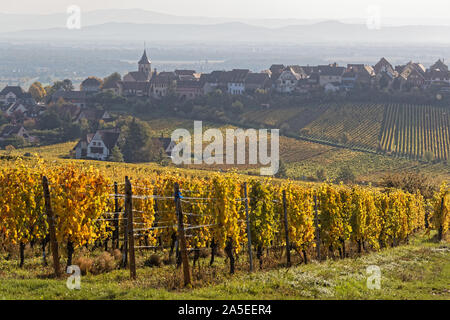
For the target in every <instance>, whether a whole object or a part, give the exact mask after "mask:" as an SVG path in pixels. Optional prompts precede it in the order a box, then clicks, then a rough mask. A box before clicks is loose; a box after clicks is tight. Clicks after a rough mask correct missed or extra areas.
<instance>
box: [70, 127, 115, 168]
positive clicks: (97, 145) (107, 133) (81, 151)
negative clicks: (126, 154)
mask: <svg viewBox="0 0 450 320" xmlns="http://www.w3.org/2000/svg"><path fill="white" fill-rule="evenodd" d="M119 136H120V133H119V131H118V130H116V129H112V130H98V131H97V132H96V133H95V134H87V135H86V137H85V138H83V139H81V140H80V141H79V142H78V143H77V145H76V146H75V147H74V148H73V152H74V156H75V158H76V159H84V158H87V159H95V160H103V161H104V160H107V159H108V157H109V156H110V154H111V151H112V149H113V148H114V147H115V146H116V145H117V141H118V140H119Z"/></svg>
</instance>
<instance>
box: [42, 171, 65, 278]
mask: <svg viewBox="0 0 450 320" xmlns="http://www.w3.org/2000/svg"><path fill="white" fill-rule="evenodd" d="M42 187H43V189H44V200H45V211H46V213H47V223H48V227H49V233H50V248H51V250H52V256H53V268H54V269H55V275H56V277H60V276H61V268H60V265H59V253H58V242H57V241H56V230H55V216H54V215H53V210H52V204H51V201H50V191H49V188H48V179H47V177H46V176H43V177H42ZM44 251H45V250H44Z"/></svg>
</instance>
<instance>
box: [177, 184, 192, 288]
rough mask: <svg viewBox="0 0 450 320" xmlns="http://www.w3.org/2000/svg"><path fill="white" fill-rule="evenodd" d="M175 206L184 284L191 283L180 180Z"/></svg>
mask: <svg viewBox="0 0 450 320" xmlns="http://www.w3.org/2000/svg"><path fill="white" fill-rule="evenodd" d="M173 189H174V197H175V206H176V210H177V217H178V243H179V246H180V254H181V263H182V264H183V274H184V285H185V286H188V285H190V284H191V271H190V270H189V260H188V255H187V248H186V247H187V244H186V235H185V233H184V224H183V211H182V210H181V199H180V186H179V185H178V182H175V184H174V188H173Z"/></svg>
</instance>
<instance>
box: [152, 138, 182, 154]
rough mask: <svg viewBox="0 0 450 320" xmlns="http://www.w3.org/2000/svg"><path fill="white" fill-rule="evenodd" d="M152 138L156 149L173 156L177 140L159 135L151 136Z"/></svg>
mask: <svg viewBox="0 0 450 320" xmlns="http://www.w3.org/2000/svg"><path fill="white" fill-rule="evenodd" d="M150 140H151V143H152V146H153V148H154V151H155V152H157V150H162V151H163V152H164V153H165V155H166V156H171V155H172V150H173V149H174V148H175V146H176V143H175V141H173V140H172V139H171V138H164V137H158V138H151V139H150Z"/></svg>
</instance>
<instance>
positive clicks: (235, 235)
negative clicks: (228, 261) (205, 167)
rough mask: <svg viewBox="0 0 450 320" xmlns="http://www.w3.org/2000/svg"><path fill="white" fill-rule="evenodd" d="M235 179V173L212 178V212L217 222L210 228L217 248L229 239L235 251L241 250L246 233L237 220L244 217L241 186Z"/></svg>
mask: <svg viewBox="0 0 450 320" xmlns="http://www.w3.org/2000/svg"><path fill="white" fill-rule="evenodd" d="M237 180H238V179H237V177H236V176H235V175H231V176H225V175H216V176H214V177H213V179H212V190H213V193H212V195H213V198H214V208H213V210H214V211H213V214H214V215H215V218H216V224H217V226H215V227H214V228H213V229H212V230H213V237H214V239H215V241H216V243H217V244H218V247H219V248H224V247H225V245H226V242H227V241H228V240H230V241H231V243H232V245H233V249H234V251H235V252H236V253H238V252H239V251H240V250H241V245H242V243H243V242H244V241H245V234H246V232H245V228H243V227H242V225H241V224H240V222H239V220H244V219H245V212H244V201H243V199H242V190H241V188H242V186H241V184H237V183H236V181H237Z"/></svg>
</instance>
